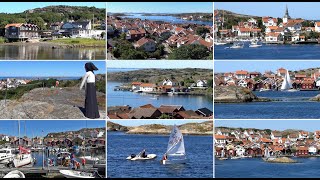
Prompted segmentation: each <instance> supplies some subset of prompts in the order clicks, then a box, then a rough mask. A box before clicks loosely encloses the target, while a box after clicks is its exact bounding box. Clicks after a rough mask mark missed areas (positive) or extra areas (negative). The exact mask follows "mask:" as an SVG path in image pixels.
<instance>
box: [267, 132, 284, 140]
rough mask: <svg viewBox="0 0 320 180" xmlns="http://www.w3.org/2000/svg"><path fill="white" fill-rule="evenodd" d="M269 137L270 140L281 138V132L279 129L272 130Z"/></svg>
mask: <svg viewBox="0 0 320 180" xmlns="http://www.w3.org/2000/svg"><path fill="white" fill-rule="evenodd" d="M270 138H271V139H272V140H274V139H281V138H282V134H281V132H279V131H272V132H271V136H270Z"/></svg>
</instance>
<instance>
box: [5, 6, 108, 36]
mask: <svg viewBox="0 0 320 180" xmlns="http://www.w3.org/2000/svg"><path fill="white" fill-rule="evenodd" d="M93 15H94V19H95V21H102V20H105V9H98V8H95V7H84V6H82V7H81V6H63V5H61V6H48V7H45V8H37V9H34V10H33V13H28V12H21V13H14V14H9V13H0V17H1V22H0V28H4V26H5V25H6V24H9V23H26V22H27V23H35V24H37V25H38V26H39V27H40V28H41V29H42V30H43V29H48V28H49V26H50V24H51V23H54V22H61V21H66V20H74V21H79V20H88V19H92V18H93ZM45 23H47V25H45Z"/></svg>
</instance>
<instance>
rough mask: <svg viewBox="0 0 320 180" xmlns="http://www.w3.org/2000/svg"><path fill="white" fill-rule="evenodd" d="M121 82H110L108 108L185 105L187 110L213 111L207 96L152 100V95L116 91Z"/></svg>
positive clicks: (178, 96)
mask: <svg viewBox="0 0 320 180" xmlns="http://www.w3.org/2000/svg"><path fill="white" fill-rule="evenodd" d="M121 84H122V83H121V82H110V81H108V87H107V89H108V93H107V101H108V106H121V105H130V106H131V107H139V106H142V105H145V104H152V105H154V106H160V105H162V104H166V105H169V104H171V105H183V107H184V108H185V109H186V110H197V109H199V108H203V107H206V108H208V109H210V110H213V104H212V99H210V98H209V97H207V96H186V95H174V96H168V95H161V96H159V99H158V100H157V99H152V98H153V97H154V96H153V95H151V94H142V93H133V92H130V91H114V90H113V89H114V87H115V86H119V85H121Z"/></svg>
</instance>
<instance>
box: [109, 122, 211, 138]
mask: <svg viewBox="0 0 320 180" xmlns="http://www.w3.org/2000/svg"><path fill="white" fill-rule="evenodd" d="M115 122H116V121H114V122H111V121H108V122H107V131H122V132H125V133H126V134H159V135H168V134H170V132H171V130H172V126H169V125H161V124H147V125H141V126H129V127H126V126H122V125H120V124H117V123H115ZM178 127H179V129H180V131H181V132H182V133H183V134H188V135H213V121H205V122H202V123H186V124H182V125H180V126H178Z"/></svg>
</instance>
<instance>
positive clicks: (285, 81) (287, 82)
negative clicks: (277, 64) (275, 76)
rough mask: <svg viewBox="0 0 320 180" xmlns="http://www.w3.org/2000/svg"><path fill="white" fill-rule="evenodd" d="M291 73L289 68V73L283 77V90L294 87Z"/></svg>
mask: <svg viewBox="0 0 320 180" xmlns="http://www.w3.org/2000/svg"><path fill="white" fill-rule="evenodd" d="M290 81H291V80H290V75H289V72H288V70H287V73H286V74H285V76H284V78H283V82H282V85H281V90H287V89H291V88H292V84H291V82H290Z"/></svg>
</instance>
